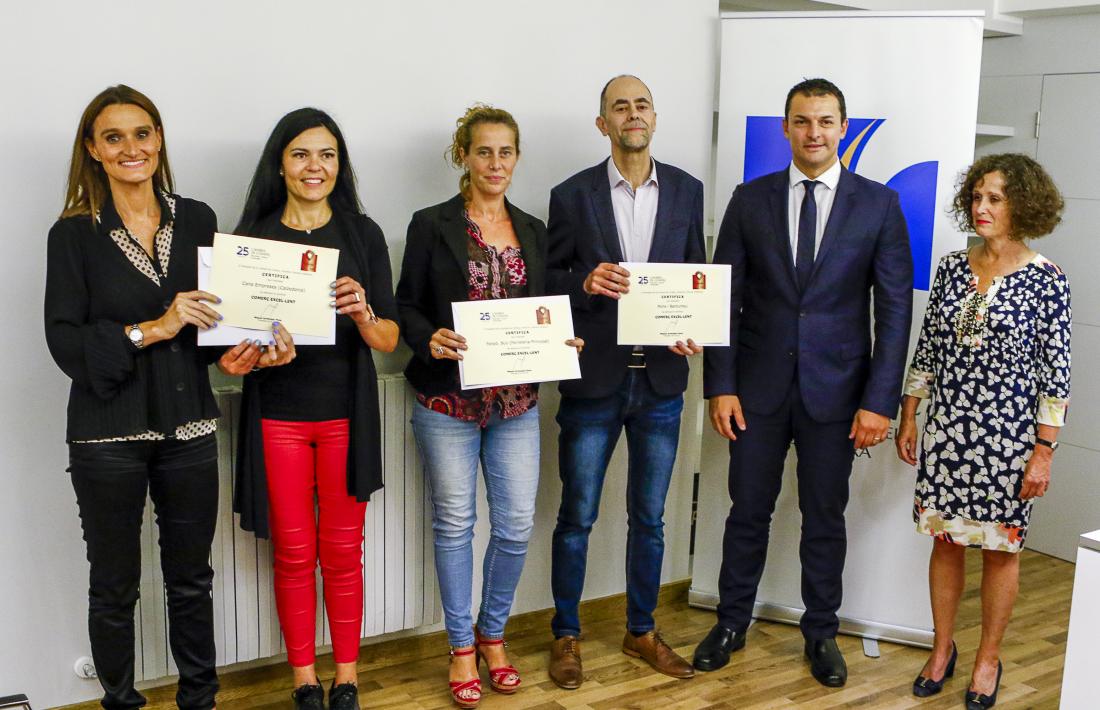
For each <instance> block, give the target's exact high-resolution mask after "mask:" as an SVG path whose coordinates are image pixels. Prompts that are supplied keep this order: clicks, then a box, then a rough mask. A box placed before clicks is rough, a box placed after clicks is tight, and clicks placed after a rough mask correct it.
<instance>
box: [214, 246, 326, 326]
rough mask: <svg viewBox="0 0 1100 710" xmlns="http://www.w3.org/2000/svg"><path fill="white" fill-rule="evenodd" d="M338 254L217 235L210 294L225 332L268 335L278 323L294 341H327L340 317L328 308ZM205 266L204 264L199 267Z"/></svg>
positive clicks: (322, 249) (318, 248) (312, 248)
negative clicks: (307, 338)
mask: <svg viewBox="0 0 1100 710" xmlns="http://www.w3.org/2000/svg"><path fill="white" fill-rule="evenodd" d="M339 257H340V251H339V250H338V249H326V248H322V247H314V246H309V245H307V244H295V243H290V242H280V241H275V240H271V239H257V238H255V237H241V236H237V235H235V234H215V235H214V248H213V263H212V264H211V266H212V270H211V272H210V291H212V292H213V293H214V295H216V296H218V297H219V298H221V299H222V301H221V303H219V304H217V310H218V312H219V313H221V315H222V317H223V321H222V322H221V323H219V325H218V328H216V329H215V330H220V329H221V328H222V326H225V325H229V326H236V327H239V328H249V329H255V330H263V331H270V330H271V324H272V322H274V321H279V322H280V323H281V324H282V325H283V326H284V327H285V328H286V329H287V330H288V331H289V332H290V333H291V334H292V335H294V336H295V338H297V337H298V336H299V335H310V336H317V337H325V336H327V335H329V334H330V333H332V332H333V327H334V324H335V322H336V320H335V319H336V312H335V311H334V310H333V308H332V307H331V306H330V305H329V303H330V302H331V301H332V296H330V295H329V293H330V292H331V290H332V286H331V284H332V282H333V281H335V280H336V266H337V261H338V259H339ZM200 263H201V262H200Z"/></svg>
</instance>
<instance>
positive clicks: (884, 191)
mask: <svg viewBox="0 0 1100 710" xmlns="http://www.w3.org/2000/svg"><path fill="white" fill-rule="evenodd" d="M788 176H789V173H788V170H787V169H786V168H784V169H783V170H781V171H779V172H777V173H772V174H770V175H765V176H763V177H760V178H757V179H756V180H753V181H751V182H748V183H745V184H742V185H740V186H738V187H737V189H736V190H734V192H733V197H731V198H730V202H729V206H728V207H727V208H726V214H725V217H723V219H722V227H721V230H720V231H719V233H718V244H717V246H716V247H715V252H714V262H715V263H722V264H730V265H731V266H732V288H731V291H730V313H731V317H730V347H724V348H716V347H710V348H707V350H706V353H705V369H704V378H703V391H704V395H705V396H707V397H713V396H717V395H721V394H735V395H738V396H739V397H740V398H741V406H742V407H743V408H744V409H746V410H748V411H750V412H757V413H759V414H771V413H772V412H774V411H776V410H777V409H778V408H779V406H780V405H781V404H782V403H783V400H784V399H785V397H786V396H787V393H788V392H789V391H790V387H791V382H792V380H794V379H795V378H797V384H798V387H799V391H800V394H801V396H802V401H803V403H804V405H805V407H806V410H807V412H808V413H809V414H810V416H811V417H813V418H814V419H815V420H817V421H819V422H834V421H841V420H845V419H851V418H852V417H853V416H854V415H855V412H856V410H857V409H866V410H869V411H872V412H876V413H878V414H882V415H885V416H887V417H891V418H893V417H894V416H895V415H896V414H897V407H898V401H899V398H900V394H901V386H902V377H903V374H904V369H905V357H906V353H907V351H908V348H909V325H910V321H911V319H912V310H913V261H912V256H911V254H910V250H909V232H908V230H907V228H906V225H905V217H904V215H903V214H902V212H901V205H900V203H899V201H898V195H897V193H896V192H894V191H893V190H891V189H889V188H887V187H885V186H883V185H880V184H879V183H877V182H874V181H871V180H868V179H866V178H863V177H860V176H859V175H856V174H855V173H851V172H849V171H848V170H842V171H841V174H840V181H839V182H838V183H837V188H836V189H837V193H836V196H835V198H834V202H833V208H832V211H831V212H830V214H829V221H828V223H827V224H826V226H825V233H824V235H823V237H822V239H821V245H820V247H819V248H818V252H817V257H816V258H815V259H814V267H813V272H812V274H811V276H810V281H809V283H808V284H807V286H806V289H805V290H804V291H800V290H799V287H798V281H797V279H796V276H795V269H794V259H793V257H792V255H791V246H790V237H789V236H788V235H789V230H788V226H787V221H788V219H787V215H788V209H787V192H788V185H789V177H788ZM872 296H873V299H872ZM872 300H873V302H874V347H873V348H872V339H871V304H872Z"/></svg>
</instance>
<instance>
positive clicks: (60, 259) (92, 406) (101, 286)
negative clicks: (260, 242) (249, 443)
mask: <svg viewBox="0 0 1100 710" xmlns="http://www.w3.org/2000/svg"><path fill="white" fill-rule="evenodd" d="M157 197H158V199H159V200H160V201H161V214H162V220H164V219H166V218H167V217H168V215H169V214H170V209H169V207H168V204H167V201H166V197H165V196H164V195H161V194H159V193H158V195H157ZM168 198H169V199H171V200H173V201H174V202H175V207H176V213H175V217H174V221H173V230H172V254H171V258H170V259H169V262H168V274H167V276H166V277H165V278H162V279H161V282H160V285H159V286H158V285H157V284H156V283H154V282H153V281H152V280H151V279H149V278H148V277H147V276H145V275H144V274H142V273H141V272H140V271H138V270H137V269H136V268H134V265H133V264H131V263H130V260H129V259H127V258H126V255H125V254H123V253H122V250H121V249H119V248H118V245H117V244H115V242H114V240H113V239H111V236H110V233H111V230H113V229H116V228H119V227H121V226H122V220H121V219H120V218H119V216H118V213H117V212H116V211H115V208H114V204H113V203H112V202H111V200H110V199H108V200H107V201H106V203H105V204H104V205H103V208H102V210H101V211H100V220H99V221H98V222H96V221H93V220H92V218H91V217H90V216H88V215H81V216H77V217H68V218H66V219H62V220H59V221H58V222H57V223H56V224H54V226H53V228H52V229H51V230H50V236H49V240H48V242H47V247H46V250H47V251H46V297H45V309H44V311H45V325H46V344H47V345H48V346H49V349H50V354H51V355H53V359H54V361H55V362H57V365H58V367H60V368H61V369H62V370H63V371H64V372H65V374H66V375H68V376H69V377H70V378H71V379H72V387H71V389H70V390H69V414H68V427H67V434H66V439H67V440H68V441H81V440H89V439H105V438H109V437H115V436H128V435H131V434H140V433H142V432H145V431H155V432H160V433H163V434H171V433H173V432H174V431H175V429H176V427H177V426H179V425H181V424H186V423H188V422H193V421H198V420H202V419H214V418H216V417H217V416H218V407H217V404H215V402H214V396H213V394H212V393H211V392H210V381H209V379H207V373H206V366H207V365H208V364H209V363H210V362H211V361H212V360H214V359H217V357H218V356H219V355H220V354H221V352H222V350H221V349H217V348H206V352H202V350H201V349H200V348H199V347H198V346H197V342H196V332H197V331H196V330H195V328H193V327H190V326H188V327H185V328H184V329H183V330H181V331H180V332H179V334H178V335H177V336H176V337H175V338H172V339H171V340H165V341H161V342H159V343H154V344H152V345H150V346H148V347H146V348H144V349H143V350H140V351H138V350H135V349H134V347H133V346H132V345H130V342H129V340H128V339H127V337H126V335H125V331H124V327H125V326H126V325H128V324H132V323H138V322H141V321H148V320H156V319H157V318H160V317H161V316H162V315H163V314H164V312H165V311H166V310H168V307H169V306H170V305H171V304H172V299H174V298H175V297H176V294H177V293H179V292H181V291H193V290H194V289H195V288H196V282H197V279H198V276H197V273H198V267H197V262H198V251H197V247H200V246H210V244H212V243H213V239H214V232H215V231H217V228H218V224H217V218H216V217H215V216H214V212H213V211H211V209H210V208H209V207H207V206H206V205H205V204H203V203H201V202H197V201H195V200H189V199H187V198H185V197H180V196H179V195H170V196H168Z"/></svg>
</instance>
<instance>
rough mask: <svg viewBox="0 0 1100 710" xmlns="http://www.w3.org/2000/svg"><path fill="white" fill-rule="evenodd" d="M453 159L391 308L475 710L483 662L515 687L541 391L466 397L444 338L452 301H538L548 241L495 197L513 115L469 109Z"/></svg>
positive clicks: (456, 668)
mask: <svg viewBox="0 0 1100 710" xmlns="http://www.w3.org/2000/svg"><path fill="white" fill-rule="evenodd" d="M448 152H449V156H450V159H451V161H452V163H453V164H454V165H455V166H456V167H458V168H460V169H462V170H463V173H462V178H461V179H460V181H459V187H460V193H459V194H458V195H456V196H455V197H453V198H451V199H450V200H448V201H447V202H444V203H442V204H439V205H435V206H434V207H428V208H426V209H423V210H420V211H419V212H417V213H416V214H415V215H413V218H412V222H411V223H410V225H409V231H408V238H407V239H406V242H405V256H404V261H403V263H402V267H401V278H400V280H399V282H398V285H397V307H398V311H399V313H400V317H401V331H402V336H403V337H404V338H405V340H406V342H408V344H409V346H410V347H411V348H412V350H413V358H412V360H411V361H410V362H409V365H408V367H407V368H406V370H405V376H406V377H407V379H408V380H409V382H410V383H411V384H412V386H413V387H414V388H415V389H416V392H417V401H418V402H419V405H420V406H417V407H416V408H415V409H414V411H413V416H412V423H413V432H414V434H415V436H416V441H417V446H418V448H419V449H420V453H421V456H422V457H423V459H424V468H425V472H426V473H427V476H428V481H429V484H430V487H431V500H432V507H433V526H432V527H433V530H434V533H435V565H436V572H437V574H438V576H439V589H440V596H441V597H442V600H443V613H444V616H445V621H446V627H447V635H448V638H449V641H450V645H451V648H452V650H451V657H452V662H451V667H450V681H451V683H450V687H451V693H452V696H453V698H454V701H455V702H456V703H457V704H458V705H459V706H461V707H474V706H476V705H477V704H478V702H479V701H480V699H481V680H480V678H479V676H478V666H477V661H478V659H479V658H480V657H481V656H484V657H485V660H486V663H487V665H488V667H489V677H490V683H491V686H492V688H493V690H496V691H497V692H501V693H512V692H515V691H516V690H517V688H518V687H519V684H520V676H519V672H518V671H517V670H516V669H515V667H514V666H512V665H511V664H510V663H509V662H508V657H507V655H506V653H505V651H504V645H503V636H504V624H505V622H506V621H507V620H508V615H509V613H510V612H511V608H512V599H513V597H514V595H515V590H516V584H517V583H518V582H519V577H520V572H521V571H522V569H523V561H524V557H525V556H526V554H527V540H528V538H529V537H530V535H531V528H532V526H533V521H534V513H535V493H536V491H537V490H538V479H539V410H538V389H537V386H536V385H532V384H522V385H514V386H505V387H486V388H483V389H472V390H463V389H462V388H461V386H460V382H459V375H458V367H457V364H458V361H459V360H461V359H462V351H464V350H466V349H467V344H466V340H465V339H464V338H463V337H462V336H461V335H460V334H458V333H455V332H454V330H453V327H454V322H453V319H452V317H451V303H452V302H454V301H472V300H489V299H497V298H518V297H524V296H538V295H541V294H543V293H544V292H545V283H546V279H545V264H546V248H547V241H546V227H545V226H544V225H543V223H542V221H540V220H539V219H537V218H535V217H532V216H531V215H529V214H527V213H526V212H523V211H522V210H520V209H518V208H517V207H515V206H514V205H512V204H511V203H510V202H508V201H507V200H506V199H505V198H504V194H505V192H506V191H507V189H508V186H509V184H510V183H511V180H512V171H513V169H514V168H515V166H516V162H517V161H518V160H519V127H518V126H517V125H516V121H515V119H513V118H512V116H511V114H509V113H508V112H507V111H504V110H502V109H498V108H492V107H489V106H484V105H480V104H479V105H475V106H473V107H471V108H470V109H469V110H468V111H466V113H465V114H464V115H463V116H462V117H461V118H459V119H458V122H457V128H456V130H455V133H454V141H453V143H452V145H451V148H450V150H449V151H448ZM566 344H567V345H572V346H575V347H577V348H578V349H579V348H580V347H581V346H582V345H583V343H581V341H580V340H570V341H567V343H566ZM479 461H480V462H481V466H482V469H483V472H484V476H485V487H486V493H487V498H488V503H489V519H490V534H489V545H488V548H487V550H486V552H485V562H484V576H483V582H482V593H481V597H482V598H481V605H480V613H479V615H478V620H477V625H476V627H475V626H474V624H473V619H472V618H471V615H470V607H471V597H472V593H471V589H472V586H473V548H472V539H473V529H474V520H475V518H476V509H477V468H478V462H479Z"/></svg>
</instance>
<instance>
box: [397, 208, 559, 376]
mask: <svg viewBox="0 0 1100 710" xmlns="http://www.w3.org/2000/svg"><path fill="white" fill-rule="evenodd" d="M505 204H506V206H507V208H508V215H509V217H511V219H512V229H514V230H515V232H516V238H517V239H518V240H519V244H520V249H521V250H522V251H523V260H524V262H525V263H526V265H527V293H528V295H530V296H541V295H543V294H544V293H546V242H547V240H546V227H545V226H544V225H543V223H542V220H540V219H538V218H537V217H533V216H531V215H529V214H527V213H526V212H524V211H523V210H521V209H519V208H518V207H516V206H515V205H513V204H512V203H511V202H506V203H505ZM464 212H465V202H464V201H463V199H462V195H455V196H454V197H452V198H451V199H450V200H447V201H446V202H443V203H441V204H438V205H434V206H432V207H426V208H425V209H422V210H419V211H418V212H416V213H415V214H414V215H413V217H412V221H411V222H410V223H409V231H408V236H407V237H406V239H405V256H404V259H403V260H402V262H401V278H400V279H399V280H398V282H397V305H398V310H399V311H400V313H401V336H402V337H403V338H404V339H405V342H406V343H408V344H409V347H410V348H412V351H413V358H412V359H411V360H410V361H409V364H408V366H406V367H405V378H406V379H407V380H408V381H409V383H410V384H411V385H412V386H413V388H415V389H416V391H417V392H419V393H421V394H424V395H428V396H435V395H440V394H445V393H447V392H451V391H453V390H454V386H455V382H457V381H458V364H457V362H456V361H455V360H436V359H434V358H433V357H432V356H431V352H430V351H429V349H428V347H429V346H428V341H429V340H431V338H432V333H434V332H435V331H436V330H438V329H440V328H449V329H454V318H453V316H452V315H451V303H452V302H453V301H467V300H469V284H468V281H467V279H468V277H469V273H470V272H469V264H468V261H469V256H468V253H467V248H468V243H469V239H470V237H469V235H468V234H467V233H466V217H465V216H464Z"/></svg>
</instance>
